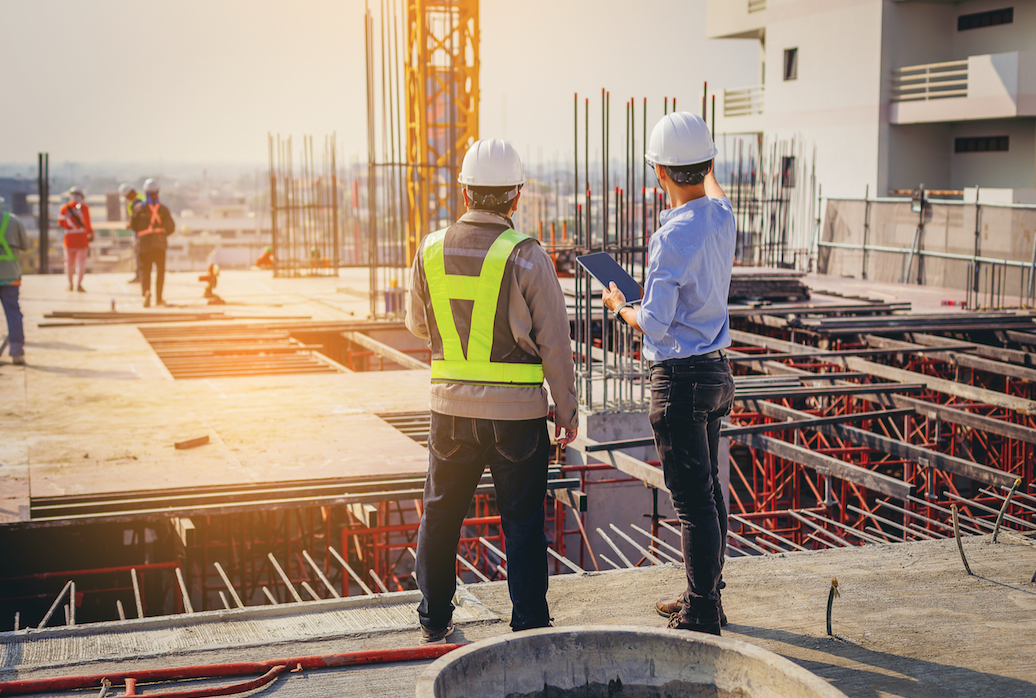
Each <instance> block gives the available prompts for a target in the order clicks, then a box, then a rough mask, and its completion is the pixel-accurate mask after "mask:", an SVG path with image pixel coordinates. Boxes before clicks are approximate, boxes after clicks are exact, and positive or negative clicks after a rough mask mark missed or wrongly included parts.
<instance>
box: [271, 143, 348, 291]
mask: <svg viewBox="0 0 1036 698" xmlns="http://www.w3.org/2000/svg"><path fill="white" fill-rule="evenodd" d="M267 141H268V149H269V158H270V221H271V228H272V231H273V275H274V276H286V277H299V276H337V275H338V263H339V254H338V253H339V220H338V172H337V166H336V164H335V137H334V135H331V136H326V137H325V138H324V143H323V149H322V153H321V158H320V161H319V162H318V161H317V158H316V156H315V153H314V148H313V137H312V136H303V138H302V148H301V149H300V150H299V153H298V161H297V163H296V159H295V157H296V156H295V152H294V150H293V148H292V139H291V137H290V136H289V137H287V138H286V139H282V138H281V137H280V135H279V134H278V135H277V136H276V137H274V136H273V135H272V134H270V135H268V136H267Z"/></svg>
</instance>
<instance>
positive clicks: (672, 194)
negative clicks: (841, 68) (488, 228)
mask: <svg viewBox="0 0 1036 698" xmlns="http://www.w3.org/2000/svg"><path fill="white" fill-rule="evenodd" d="M716 153H717V150H716V145H715V143H713V141H712V137H711V136H710V135H709V128H708V126H706V124H705V121H704V120H703V119H701V118H700V117H698V116H697V115H694V114H689V113H687V112H674V113H671V114H668V115H666V116H665V117H663V118H662V120H661V121H659V122H658V124H656V125H655V128H654V130H652V132H651V139H650V140H649V141H648V148H647V153H646V154H645V157H646V159H647V161H648V163H649V164H651V166H652V167H653V168H654V171H655V177H656V178H657V179H658V186H659V187H660V188H661V189H663V190H665V192H666V194H668V196H669V208H668V209H666V210H665V211H662V213H661V214H660V215H659V222H660V223H661V225H660V227H659V228H658V230H656V231H655V232H654V234H653V235H652V236H651V242H650V244H649V246H648V268H647V278H646V280H645V283H644V292H643V300H641V299H639V298H629V299H627V298H626V297H625V296H623V294H622V291H620V290H619V289H618V288H617V287H616V285H615V284H614V283H612V284H610V287H609V288H607V289H605V290H604V293H603V294H602V300H603V302H604V305H605V307H606V308H608V310H610V311H612V313H613V314H614V316H615V319H616V320H617V321H619V322H625V323H626V324H628V325H629V326H631V327H632V328H633V329H635V330H637V331H639V332H641V333H642V337H643V355H644V358H645V359H647V360H648V361H650V362H651V374H650V375H651V406H650V410H649V413H648V418H649V420H650V422H651V428H652V431H654V436H655V445H656V446H657V448H658V457H659V460H660V461H661V462H662V472H663V474H664V476H665V483H666V486H667V488H668V489H669V494H670V497H671V498H672V501H673V509H675V510H676V515H677V517H678V518H679V519H680V524H681V545H682V549H683V558H684V567H685V572H686V587H685V590H684V591H683V593H682V594H681V595H680V596H678V597H676V598H668V599H661V600H660V601H658V603H656V604H655V610H656V611H658V612H659V613H660V614H662V615H664V616H667V617H668V618H669V627H670V628H675V629H679V630H694V631H698V632H704V633H709V634H712V635H719V634H720V627H721V626H722V625H723V623H724V622H725V620H726V618H725V617H724V614H723V606H722V603H721V599H720V589H721V588H722V586H723V583H722V575H723V562H724V549H725V548H726V539H727V509H726V497H725V493H724V492H723V489H722V487H721V485H720V480H719V453H720V451H719V433H720V426H721V423H722V421H723V417H724V416H726V415H727V414H729V413H730V407H731V404H732V403H733V400H734V379H733V378H732V376H731V372H730V362H729V361H728V360H727V355H726V351H725V350H726V348H727V347H729V346H730V318H729V316H728V312H727V294H728V291H729V288H730V276H731V273H732V271H733V267H734V245H735V242H736V240H737V231H736V229H735V225H734V214H733V212H732V209H731V206H730V199H729V198H727V195H726V194H724V193H723V188H722V187H720V185H719V182H717V181H716V175H715V174H714V172H713V164H714V158H715V157H716ZM638 301H640V305H639V308H638V307H637V305H635V304H636V303H637V302H638ZM724 467H726V464H724Z"/></svg>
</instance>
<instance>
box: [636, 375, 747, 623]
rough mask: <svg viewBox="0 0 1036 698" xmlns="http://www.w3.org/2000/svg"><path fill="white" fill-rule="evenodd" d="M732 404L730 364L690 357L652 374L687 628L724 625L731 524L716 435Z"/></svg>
mask: <svg viewBox="0 0 1036 698" xmlns="http://www.w3.org/2000/svg"><path fill="white" fill-rule="evenodd" d="M733 399H734V379H733V377H732V376H731V373H730V364H729V363H728V362H727V360H726V359H725V358H717V359H701V360H695V359H694V358H693V357H692V358H690V359H679V360H675V361H670V362H660V363H657V364H655V365H653V366H652V367H651V411H650V420H651V428H652V429H653V430H654V432H655V445H656V446H657V448H658V456H659V459H660V460H661V461H662V471H663V474H664V476H665V484H666V487H668V488H669V492H670V495H671V496H672V500H673V508H674V509H676V514H677V516H678V517H679V519H680V524H681V527H680V528H681V533H682V535H681V538H682V540H681V544H682V548H683V557H684V564H685V567H686V570H687V590H686V591H685V592H684V595H683V601H684V603H683V610H682V611H681V616H682V618H683V620H684V621H685V622H691V623H711V622H713V621H716V620H718V619H719V610H718V608H717V605H716V601H717V600H718V599H719V584H720V577H721V575H722V574H723V559H724V555H723V552H724V550H725V547H726V519H727V512H726V510H725V507H724V505H723V502H724V497H723V496H722V495H723V493H722V492H721V491H720V484H719V430H720V423H721V420H722V418H723V417H724V416H725V415H726V414H728V413H729V412H730V407H731V404H732V402H733Z"/></svg>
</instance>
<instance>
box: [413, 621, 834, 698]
mask: <svg viewBox="0 0 1036 698" xmlns="http://www.w3.org/2000/svg"><path fill="white" fill-rule="evenodd" d="M566 696H579V698H596V697H597V696H601V697H602V698H604V697H607V698H629V697H635V698H655V697H656V696H660V697H664V696H673V698H676V696H681V697H683V696H686V697H688V698H699V697H700V698H705V697H708V698H846V696H845V694H844V693H842V692H841V691H839V690H838V689H836V688H834V687H833V686H831V685H830V684H829V683H827V682H826V681H824V680H823V679H821V678H820V677H818V676H816V675H814V674H811V673H810V672H808V671H806V670H805V669H803V668H802V667H800V666H798V665H796V664H793V663H792V662H790V661H788V660H787V659H785V658H784V657H780V656H778V655H776V654H774V653H772V652H767V651H766V650H764V649H760V648H758V647H755V646H754V645H750V644H748V643H746V642H741V641H739V640H731V639H727V638H723V637H714V636H711V635H703V634H701V633H691V632H687V631H681V630H664V629H652V628H638V627H634V626H625V625H617V626H608V625H598V626H589V625H587V626H574V627H567V628H543V629H541V630H529V631H526V632H521V633H514V634H511V635H505V636H502V637H497V638H492V639H489V640H483V641H481V642H476V643H474V644H471V645H468V646H467V647H462V648H461V649H459V650H455V651H453V652H450V653H449V654H447V655H445V656H443V657H441V658H439V659H438V660H436V661H435V662H434V663H433V664H432V665H431V666H429V667H428V669H427V670H425V672H424V673H423V674H422V675H421V676H420V678H419V679H418V681H417V698H564V697H566Z"/></svg>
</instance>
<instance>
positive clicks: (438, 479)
mask: <svg viewBox="0 0 1036 698" xmlns="http://www.w3.org/2000/svg"><path fill="white" fill-rule="evenodd" d="M549 454H550V439H549V437H548V436H547V424H546V418H540V419H529V420H523V421H503V420H492V419H471V418H467V417H452V416H449V415H444V414H438V413H437V412H432V422H431V429H430V431H429V435H428V478H427V479H426V480H425V485H424V515H423V516H422V517H421V528H420V530H419V531H418V534H417V570H416V571H417V586H418V587H419V588H420V589H421V593H422V594H423V595H424V598H423V599H422V600H421V604H420V606H418V607H417V613H418V615H419V616H420V618H421V623H422V624H423V625H424V626H425V627H428V628H433V629H439V628H443V627H445V626H446V625H447V624H448V623H449V622H450V620H451V619H452V617H453V609H454V606H453V595H454V593H455V592H456V590H457V580H456V574H457V572H456V570H457V545H458V543H459V542H460V529H461V524H462V522H463V520H464V517H465V516H466V515H467V513H468V508H469V507H470V506H471V499H472V497H473V496H474V493H475V488H476V487H477V486H478V482H479V480H480V479H481V477H482V473H483V471H484V470H485V468H486V467H488V468H489V469H490V471H491V472H492V474H493V484H494V486H495V488H496V505H497V508H498V509H499V510H500V520H501V525H502V527H503V531H504V544H505V550H504V552H505V553H506V554H507V588H508V591H509V592H510V594H511V607H512V609H511V627H512V628H514V629H515V630H525V629H528V628H540V627H546V626H547V625H549V623H550V614H549V613H548V611H547V538H546V536H545V535H544V533H543V523H544V513H543V500H544V497H545V496H546V494H547V460H548V457H549Z"/></svg>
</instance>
